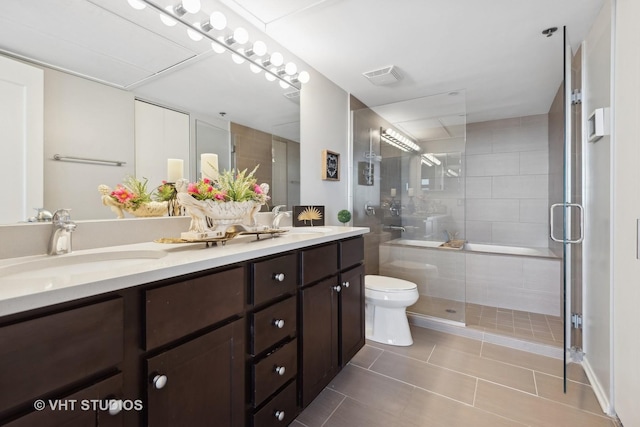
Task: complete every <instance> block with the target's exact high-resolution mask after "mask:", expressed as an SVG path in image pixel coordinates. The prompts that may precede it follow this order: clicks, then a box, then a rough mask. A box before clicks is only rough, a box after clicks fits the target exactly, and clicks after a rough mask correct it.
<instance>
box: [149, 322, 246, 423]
mask: <svg viewBox="0 0 640 427" xmlns="http://www.w3.org/2000/svg"><path fill="white" fill-rule="evenodd" d="M244 331H245V324H244V320H243V319H241V320H236V321H234V322H232V323H230V324H228V325H225V326H222V327H220V328H218V329H216V330H214V331H212V332H209V333H207V334H205V335H203V336H201V337H199V338H196V339H194V340H192V341H189V342H187V343H185V344H182V345H180V346H178V347H176V348H173V349H171V350H167V351H165V352H163V353H161V354H159V355H157V356H154V357H151V358H149V359H147V379H148V381H147V404H148V407H147V413H148V425H150V426H213V425H216V426H242V425H244V416H243V412H244Z"/></svg>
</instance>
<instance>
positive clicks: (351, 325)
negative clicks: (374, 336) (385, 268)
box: [300, 238, 364, 408]
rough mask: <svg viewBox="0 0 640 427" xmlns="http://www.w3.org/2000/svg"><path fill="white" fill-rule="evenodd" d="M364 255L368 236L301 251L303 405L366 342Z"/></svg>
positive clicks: (307, 402) (313, 396)
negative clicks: (365, 240) (364, 241)
mask: <svg viewBox="0 0 640 427" xmlns="http://www.w3.org/2000/svg"><path fill="white" fill-rule="evenodd" d="M363 258H364V243H363V239H362V238H355V239H349V240H345V241H341V242H339V243H333V244H329V245H325V246H320V247H316V248H311V249H306V250H303V251H301V267H302V278H303V280H302V286H303V288H302V289H301V291H300V306H301V317H302V319H301V324H302V327H301V328H302V329H301V331H302V332H301V338H300V342H301V345H300V348H301V354H302V362H301V364H302V367H301V378H300V386H301V404H302V407H303V408H304V407H306V406H307V405H308V404H309V403H311V401H312V400H313V399H314V398H315V397H316V396H317V395H318V394H320V392H321V391H322V389H323V388H324V387H326V386H327V385H328V384H329V383H330V382H331V380H332V379H333V377H335V375H336V374H337V373H338V372H339V370H340V369H341V367H342V366H344V365H345V364H347V363H348V362H349V360H351V358H352V357H353V356H354V355H355V354H356V353H357V352H358V350H359V349H360V348H362V346H363V345H364V268H363V266H362V259H363ZM327 276H328V277H327ZM318 280H319V281H318Z"/></svg>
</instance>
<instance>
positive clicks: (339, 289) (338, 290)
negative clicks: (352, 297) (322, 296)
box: [333, 285, 342, 292]
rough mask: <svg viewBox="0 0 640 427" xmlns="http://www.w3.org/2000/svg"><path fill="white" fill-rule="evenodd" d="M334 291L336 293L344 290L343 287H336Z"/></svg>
mask: <svg viewBox="0 0 640 427" xmlns="http://www.w3.org/2000/svg"><path fill="white" fill-rule="evenodd" d="M333 290H334V291H336V292H340V291H341V290H342V287H341V286H340V285H335V286H334V287H333Z"/></svg>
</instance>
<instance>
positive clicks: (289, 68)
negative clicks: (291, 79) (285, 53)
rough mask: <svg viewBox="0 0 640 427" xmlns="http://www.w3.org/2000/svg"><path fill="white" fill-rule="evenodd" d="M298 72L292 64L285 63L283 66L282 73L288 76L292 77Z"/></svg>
mask: <svg viewBox="0 0 640 427" xmlns="http://www.w3.org/2000/svg"><path fill="white" fill-rule="evenodd" d="M297 71H298V67H297V66H296V64H294V63H293V62H287V65H285V66H284V72H285V73H287V74H288V75H290V76H293V75H294V74H295V73H296V72H297Z"/></svg>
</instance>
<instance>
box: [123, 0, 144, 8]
mask: <svg viewBox="0 0 640 427" xmlns="http://www.w3.org/2000/svg"><path fill="white" fill-rule="evenodd" d="M127 2H128V3H129V6H131V7H132V8H134V9H135V10H142V9H144V8H145V7H147V5H146V4H145V3H144V2H141V1H140V0H127Z"/></svg>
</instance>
